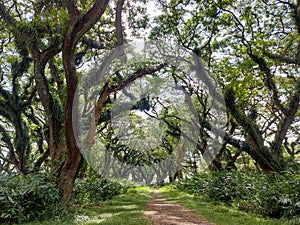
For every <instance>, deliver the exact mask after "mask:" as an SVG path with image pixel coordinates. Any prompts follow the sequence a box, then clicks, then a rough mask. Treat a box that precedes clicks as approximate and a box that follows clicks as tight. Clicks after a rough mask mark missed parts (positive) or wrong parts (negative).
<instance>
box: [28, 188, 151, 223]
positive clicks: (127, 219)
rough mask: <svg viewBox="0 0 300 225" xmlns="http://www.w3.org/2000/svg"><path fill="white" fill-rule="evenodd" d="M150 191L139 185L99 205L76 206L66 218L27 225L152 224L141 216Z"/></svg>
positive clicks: (149, 198) (148, 199)
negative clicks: (80, 207)
mask: <svg viewBox="0 0 300 225" xmlns="http://www.w3.org/2000/svg"><path fill="white" fill-rule="evenodd" d="M149 193H150V189H149V188H147V187H137V188H135V189H131V190H129V191H128V192H127V193H126V194H123V195H119V196H116V197H115V198H113V199H112V200H108V201H106V202H103V203H102V204H101V205H99V206H90V207H86V208H82V209H79V208H74V209H72V210H71V211H70V212H69V215H67V216H66V218H64V219H59V220H54V219H53V220H47V221H37V222H31V223H26V225H56V224H63V225H75V224H80V225H81V224H85V225H96V224H100V225H118V224H120V225H121V224H126V225H127V224H128V225H150V224H151V223H150V222H149V221H147V220H145V219H142V218H141V217H142V215H143V213H142V212H141V208H142V207H144V206H145V205H146V204H147V203H148V202H149V201H151V197H150V195H149ZM24 225H25V224H24Z"/></svg>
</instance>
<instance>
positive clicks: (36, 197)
mask: <svg viewBox="0 0 300 225" xmlns="http://www.w3.org/2000/svg"><path fill="white" fill-rule="evenodd" d="M62 209H63V206H62V205H61V204H60V193H59V190H58V189H57V188H56V187H55V184H54V183H52V182H50V181H49V179H47V177H46V176H44V175H41V174H35V175H28V176H20V175H2V174H1V175H0V222H25V221H32V220H37V219H38V220H41V219H46V218H49V217H51V218H52V217H56V216H58V215H59V214H60V213H61V212H62Z"/></svg>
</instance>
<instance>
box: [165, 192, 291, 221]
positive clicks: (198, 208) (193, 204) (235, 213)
mask: <svg viewBox="0 0 300 225" xmlns="http://www.w3.org/2000/svg"><path fill="white" fill-rule="evenodd" d="M159 196H160V197H162V198H164V199H166V200H167V201H171V202H177V203H179V204H181V205H183V206H185V207H186V208H189V209H191V210H192V211H193V212H194V213H195V214H198V215H202V216H203V217H205V219H207V220H208V221H210V222H212V223H215V224H217V225H242V224H243V225H287V224H288V223H287V222H283V221H281V220H275V219H268V218H263V217H261V216H259V215H256V214H250V213H244V212H241V211H239V210H235V209H233V208H230V207H229V206H226V205H225V204H221V203H213V202H209V201H207V200H205V199H204V198H201V197H195V196H192V195H189V194H187V193H184V192H180V191H178V190H175V189H172V188H170V187H163V188H161V189H160V194H159Z"/></svg>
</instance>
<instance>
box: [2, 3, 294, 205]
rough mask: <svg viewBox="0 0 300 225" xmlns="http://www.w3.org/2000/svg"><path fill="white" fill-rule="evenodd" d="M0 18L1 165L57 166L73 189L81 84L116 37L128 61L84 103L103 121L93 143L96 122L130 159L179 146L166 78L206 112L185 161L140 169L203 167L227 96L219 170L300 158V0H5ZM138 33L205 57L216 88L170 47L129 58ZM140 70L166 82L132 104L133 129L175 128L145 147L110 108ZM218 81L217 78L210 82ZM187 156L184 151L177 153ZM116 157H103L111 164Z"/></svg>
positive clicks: (199, 112) (119, 154) (112, 150)
mask: <svg viewBox="0 0 300 225" xmlns="http://www.w3.org/2000/svg"><path fill="white" fill-rule="evenodd" d="M149 2H150V3H153V2H155V4H156V6H158V12H157V16H156V17H155V18H152V19H151V15H147V7H149ZM0 29H1V33H0V54H1V58H0V62H1V63H0V84H1V85H0V170H1V172H2V173H14V172H17V173H20V174H23V175H27V174H31V173H34V172H36V171H43V172H47V173H49V174H52V175H53V177H55V180H56V183H57V185H58V186H59V187H60V188H61V190H62V193H63V196H64V199H65V200H70V199H71V194H72V187H73V184H74V181H75V179H76V177H78V176H80V174H81V173H84V172H85V169H86V164H85V159H84V158H83V157H82V156H83V155H84V154H82V153H81V152H80V149H81V146H79V144H78V143H79V142H78V140H76V138H77V136H76V135H77V134H76V129H74V124H73V120H74V111H73V109H74V107H76V104H77V103H76V101H74V99H76V96H77V94H78V93H77V92H76V90H78V87H80V84H81V83H80V82H81V81H82V79H83V78H84V75H85V74H86V73H87V71H89V74H90V73H91V71H92V69H91V67H92V66H93V64H95V63H96V62H99V61H97V60H99V58H100V59H101V60H106V59H107V58H105V56H110V55H109V54H110V53H111V52H112V50H113V49H115V48H117V47H119V50H120V51H119V53H118V54H120V57H116V58H119V59H118V60H120V61H119V62H118V63H119V64H118V63H115V64H114V65H118V66H119V65H122V63H123V65H124V64H125V65H126V66H127V67H122V66H121V67H120V68H121V69H119V70H117V71H112V72H111V73H109V74H108V77H107V79H106V80H105V82H103V83H102V84H101V85H102V86H100V89H97V91H98V92H97V93H96V92H95V95H94V98H93V99H92V101H87V103H88V104H90V105H86V107H87V108H86V110H87V109H89V110H92V109H95V112H94V114H93V115H94V117H93V119H94V121H93V124H92V125H93V126H94V127H93V126H92V125H91V124H88V125H91V127H89V129H90V132H91V135H92V136H91V138H90V139H89V141H90V144H92V143H93V138H95V134H97V135H98V136H97V137H98V138H100V139H101V140H102V142H101V143H102V144H103V145H104V146H105V149H106V152H105V153H107V154H109V155H110V156H113V159H114V160H121V161H122V162H125V163H126V164H128V165H133V166H136V165H145V164H149V165H152V164H156V163H157V162H159V161H161V160H163V159H165V158H166V156H168V155H171V154H172V153H173V152H175V148H176V145H177V144H178V142H179V140H181V139H180V138H181V137H183V138H185V139H186V140H189V139H188V137H185V136H184V135H185V132H184V129H183V126H182V124H181V122H182V121H184V118H183V117H180V116H179V113H178V109H176V108H172V106H170V104H169V102H168V101H167V100H165V101H162V99H163V96H162V94H161V93H162V92H160V91H159V90H165V91H166V90H168V87H167V86H172V85H175V86H176V85H177V86H178V87H179V86H180V88H181V89H180V90H181V92H182V93H184V96H186V99H189V100H186V101H190V103H191V105H192V106H193V107H194V109H193V110H195V111H192V112H193V115H196V118H197V122H195V124H193V120H191V121H192V122H189V124H193V127H196V130H197V132H196V134H197V138H196V139H195V140H189V141H190V143H192V141H194V142H193V144H194V145H193V146H194V147H193V149H192V150H190V153H189V155H188V157H187V158H184V160H183V161H182V164H181V165H180V166H179V167H178V168H176V169H177V173H175V174H163V173H162V171H160V170H157V171H156V172H155V173H156V174H154V173H152V172H151V173H147V170H146V169H145V170H143V169H140V168H139V170H138V171H137V172H136V173H134V176H137V177H141V179H144V180H146V183H147V182H148V183H151V181H152V180H153V178H154V177H155V176H156V177H162V178H163V177H165V176H169V177H170V180H171V181H172V180H173V179H174V178H176V177H180V176H183V175H184V174H190V173H197V172H199V170H200V165H201V164H202V161H203V160H205V159H206V158H205V157H206V156H207V155H205V154H206V153H205V150H206V149H207V148H208V146H209V145H210V140H211V139H214V138H215V136H214V135H215V134H214V131H213V130H214V129H213V120H214V119H216V118H217V117H218V114H216V111H215V110H214V107H219V109H221V108H222V107H224V108H223V109H224V112H226V118H221V117H219V120H222V121H223V122H224V126H223V127H218V132H221V133H222V135H220V136H218V135H217V137H216V138H215V139H218V138H220V137H222V140H218V142H219V144H220V147H219V148H218V149H214V150H213V151H214V153H212V155H213V156H214V157H213V160H212V161H210V162H209V169H210V170H223V169H228V170H230V169H238V170H242V169H249V168H251V169H257V170H259V171H262V172H265V173H269V172H278V173H280V172H282V171H285V170H290V169H292V168H293V165H296V164H297V163H299V161H298V160H299V153H300V143H299V140H300V133H299V126H300V123H299V119H300V111H299V102H300V77H299V72H300V71H299V68H300V67H299V66H300V1H296V0H294V1H274V0H255V1H231V0H213V1H211V0H209V1H208V0H204V1H198V0H166V1H164V0H157V1H146V0H134V1H125V0H115V1H111V0H102V1H101V0H81V1H73V0H69V1H67V0H62V1H57V0H51V1H47V2H45V1H38V0H34V1H30V0H25V1H22V2H20V1H6V0H5V1H2V2H0ZM145 33H149V35H145ZM135 38H144V39H146V40H151V41H152V42H156V43H162V42H163V43H168V44H169V45H170V46H173V47H174V49H185V51H186V52H189V53H191V54H192V55H194V56H196V57H195V58H196V60H195V59H193V58H192V57H191V58H188V59H187V60H186V61H187V65H189V66H190V68H192V66H195V65H196V66H197V65H200V64H201V68H203V70H201V71H200V75H201V79H202V80H203V81H204V83H205V84H206V86H207V87H208V90H209V91H208V92H205V91H204V88H202V86H201V85H200V84H198V83H197V82H196V81H195V80H194V79H193V77H192V75H191V74H188V73H185V72H184V69H185V66H183V67H181V68H180V67H179V69H178V68H174V67H172V64H170V61H166V60H165V58H159V57H157V58H148V59H147V60H144V61H138V59H139V57H140V55H138V54H137V55H135V56H132V57H133V58H134V59H135V60H137V61H135V62H131V61H130V57H131V56H130V57H129V56H128V55H127V56H126V57H123V58H122V57H121V56H123V55H122V54H123V53H124V52H122V51H123V50H124V49H123V48H122V47H120V46H124V44H126V43H129V42H130V41H132V40H134V39H135ZM117 49H118V48H117ZM122 49H123V50H122ZM152 50H153V51H154V50H155V48H153V49H152ZM170 52H171V51H169V52H160V54H161V55H166V56H168V54H169V55H170V54H171V53H170ZM114 54H117V53H116V52H115V53H114ZM155 54H156V52H154V53H153V55H154V56H155ZM108 58H109V57H108ZM140 58H141V57H140ZM179 58H181V59H184V57H181V56H180V57H179V56H178V59H179ZM176 59H177V58H176ZM197 60H198V61H197ZM112 61H113V60H112ZM200 61H201V62H200ZM101 62H102V64H101V65H103V68H104V67H105V66H106V64H105V62H103V61H101ZM124 62H126V63H124ZM202 62H204V63H202ZM193 63H194V64H193ZM197 63H198V64H197ZM101 65H100V66H101ZM202 66H203V67H202ZM135 82H140V83H141V84H143V82H144V84H149V86H150V85H151V86H155V87H159V88H157V89H156V91H154V90H152V89H151V88H149V87H148V88H149V90H150V91H152V92H153V95H148V96H139V99H137V101H136V102H135V103H134V104H133V105H132V106H131V108H129V110H128V111H129V114H130V120H131V122H130V123H129V122H128V121H127V122H128V131H127V132H129V133H130V132H132V133H131V134H138V135H139V137H140V139H141V140H142V142H141V143H143V140H146V139H147V138H148V137H153V138H155V139H158V138H159V135H158V136H155V135H156V134H159V132H161V130H163V129H164V130H165V132H166V133H165V135H164V136H163V135H161V136H163V137H162V138H161V140H160V144H159V145H158V146H157V147H156V148H153V149H151V148H150V149H151V150H150V151H148V152H147V153H145V154H144V153H143V151H136V150H134V149H131V148H129V147H128V146H126V145H125V144H126V143H125V144H124V142H122V141H121V139H120V138H118V137H116V136H114V130H113V128H114V127H113V126H114V123H113V122H112V118H111V115H112V111H113V104H114V103H115V104H116V103H117V102H118V101H119V102H121V103H122V95H121V94H120V93H122V94H123V96H127V97H128V98H130V95H132V93H134V88H135V86H134V85H135ZM147 82H148V83H147ZM168 82H169V83H168ZM213 83H214V84H217V86H218V87H219V89H218V90H217V89H216V90H215V89H213V88H212V89H210V88H209V87H210V84H213ZM161 84H164V85H165V86H164V85H161ZM169 84H170V85H169ZM171 84H172V85H171ZM160 85H161V86H160ZM130 88H132V89H130ZM143 89H147V86H145V87H143ZM170 92H171V91H170ZM90 94H93V93H90ZM218 96H219V97H218ZM220 96H221V97H220ZM131 97H132V96H131ZM210 98H213V99H215V100H216V102H212V101H211V100H210ZM223 98H224V102H222V99H223ZM74 104H75V105H74ZM88 107H90V108H88ZM158 109H159V110H158ZM142 113H143V115H144V116H140V115H141V114H142ZM150 119H153V120H154V121H159V122H157V123H155V124H159V125H157V126H156V125H155V127H160V128H159V129H158V130H147V129H146V128H145V127H144V128H143V127H142V126H139V124H143V121H144V120H150ZM153 124H154V123H153ZM153 124H152V125H151V124H150V127H151V126H153V127H154V125H153ZM80 125H82V126H83V125H84V123H82V124H80ZM148 125H149V124H148ZM114 129H118V128H116V127H115V128H114ZM160 129H161V130H160ZM219 130H221V131H219ZM122 132H123V131H122ZM147 140H150V141H155V140H154V139H151V138H148V139H147ZM141 143H140V144H139V146H141ZM144 144H145V145H146V142H144ZM96 147H97V146H96ZM139 150H141V149H139ZM84 156H85V155H84ZM180 157H181V156H180V155H175V158H174V159H172V160H173V161H172V162H176V160H179V158H180ZM107 160H108V158H107ZM111 160H112V159H109V163H108V161H106V162H103V163H108V164H109V165H110V166H111V165H113V163H114V162H112V161H111ZM87 161H88V160H87ZM105 165H106V164H105ZM110 172H111V171H108V173H110ZM114 172H115V173H117V174H122V173H124V174H126V173H130V171H127V170H125V169H124V170H123V171H121V170H118V171H114ZM100 175H102V176H105V175H107V174H100Z"/></svg>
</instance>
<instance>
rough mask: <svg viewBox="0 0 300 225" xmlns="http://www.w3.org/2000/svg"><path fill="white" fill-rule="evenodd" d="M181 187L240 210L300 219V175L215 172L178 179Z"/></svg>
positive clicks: (178, 184)
mask: <svg viewBox="0 0 300 225" xmlns="http://www.w3.org/2000/svg"><path fill="white" fill-rule="evenodd" d="M177 187H178V188H179V189H181V190H184V191H187V192H188V193H191V194H195V195H202V196H206V197H207V198H209V199H211V200H214V201H222V202H225V203H229V204H232V205H233V206H235V207H238V209H240V210H244V211H248V212H256V213H260V214H262V215H264V216H268V217H275V218H284V219H290V220H293V221H297V222H296V223H298V224H299V222H300V216H299V215H300V175H299V174H293V173H284V174H270V175H266V174H256V173H250V174H245V173H240V172H237V171H234V172H224V171H222V172H213V173H210V174H196V175H195V176H194V177H192V178H190V179H185V180H181V181H180V182H178V183H177Z"/></svg>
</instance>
